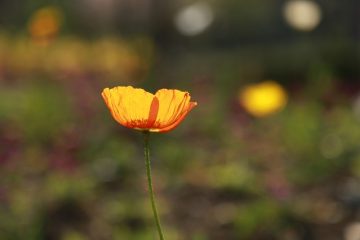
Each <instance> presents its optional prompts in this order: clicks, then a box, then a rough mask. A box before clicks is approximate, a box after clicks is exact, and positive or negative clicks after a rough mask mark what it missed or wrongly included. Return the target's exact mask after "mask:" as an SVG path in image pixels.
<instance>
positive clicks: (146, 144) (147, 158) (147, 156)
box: [143, 131, 165, 240]
mask: <svg viewBox="0 0 360 240" xmlns="http://www.w3.org/2000/svg"><path fill="white" fill-rule="evenodd" d="M143 133H144V154H145V165H146V174H147V181H148V188H149V195H150V200H151V207H152V210H153V214H154V218H155V222H156V227H157V230H158V232H159V237H160V240H164V239H165V238H164V235H163V233H162V230H161V224H160V218H159V215H158V213H157V209H156V204H155V196H154V190H153V184H152V178H151V166H150V151H149V135H150V133H149V132H148V131H144V132H143Z"/></svg>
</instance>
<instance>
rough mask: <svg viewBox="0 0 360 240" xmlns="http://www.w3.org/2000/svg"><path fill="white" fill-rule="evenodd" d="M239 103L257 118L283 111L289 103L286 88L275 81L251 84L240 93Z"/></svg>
mask: <svg viewBox="0 0 360 240" xmlns="http://www.w3.org/2000/svg"><path fill="white" fill-rule="evenodd" d="M239 101H240V103H241V104H242V105H243V106H244V108H245V109H246V111H248V112H249V113H250V114H252V115H254V116H255V117H265V116H267V115H269V114H271V113H274V112H277V111H279V110H281V109H282V108H283V107H284V106H285V105H286V103H287V94H286V92H285V90H284V88H283V87H282V86H281V85H279V84H278V83H276V82H274V81H265V82H262V83H258V84H251V85H248V86H246V87H245V88H244V89H242V90H241V91H240V94H239Z"/></svg>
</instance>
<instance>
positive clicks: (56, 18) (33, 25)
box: [28, 6, 62, 44]
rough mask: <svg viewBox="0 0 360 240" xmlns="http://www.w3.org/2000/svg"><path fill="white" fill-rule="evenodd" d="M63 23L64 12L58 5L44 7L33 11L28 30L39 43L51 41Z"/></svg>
mask: <svg viewBox="0 0 360 240" xmlns="http://www.w3.org/2000/svg"><path fill="white" fill-rule="evenodd" d="M61 23H62V12H61V11H60V9H58V8H57V7H53V6H49V7H44V8H41V9H39V10H37V11H36V12H34V13H33V15H32V16H31V18H30V20H29V25H28V30H29V33H30V35H31V38H32V39H33V40H34V41H35V42H37V43H44V44H46V43H49V42H50V41H51V40H52V39H53V38H55V37H56V36H57V34H58V33H59V30H60V26H61Z"/></svg>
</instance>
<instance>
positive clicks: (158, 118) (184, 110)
mask: <svg viewBox="0 0 360 240" xmlns="http://www.w3.org/2000/svg"><path fill="white" fill-rule="evenodd" d="M101 95H102V97H103V98H104V101H105V103H106V105H107V106H108V108H109V110H110V112H111V114H112V116H113V117H114V119H115V120H116V121H117V122H118V123H120V124H121V125H123V126H125V127H128V128H133V129H137V130H142V131H150V132H167V131H170V130H172V129H174V128H175V127H176V126H178V125H179V124H180V122H181V121H182V120H184V118H185V117H186V115H187V114H188V113H189V112H190V111H191V110H192V109H193V108H194V107H195V106H196V105H197V103H196V102H191V101H190V99H191V97H190V94H189V93H188V92H182V91H179V90H176V89H160V90H158V91H157V92H156V93H155V94H152V93H149V92H146V91H145V90H143V89H140V88H133V87H131V86H128V87H122V86H119V87H114V88H111V89H109V88H105V89H104V90H103V92H102V94H101Z"/></svg>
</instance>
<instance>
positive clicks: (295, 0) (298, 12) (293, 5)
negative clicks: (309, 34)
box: [283, 0, 321, 31]
mask: <svg viewBox="0 0 360 240" xmlns="http://www.w3.org/2000/svg"><path fill="white" fill-rule="evenodd" d="M283 14H284V18H285V20H286V22H287V23H288V24H289V25H290V26H291V27H293V28H295V29H297V30H300V31H311V30H313V29H315V28H316V27H317V26H318V25H319V23H320V21H321V9H320V6H319V5H318V4H317V3H316V2H313V1H309V0H291V1H289V2H287V3H286V4H285V5H284V9H283Z"/></svg>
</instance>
